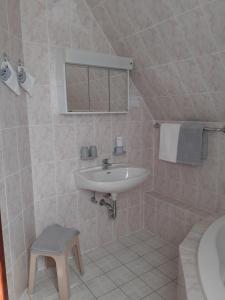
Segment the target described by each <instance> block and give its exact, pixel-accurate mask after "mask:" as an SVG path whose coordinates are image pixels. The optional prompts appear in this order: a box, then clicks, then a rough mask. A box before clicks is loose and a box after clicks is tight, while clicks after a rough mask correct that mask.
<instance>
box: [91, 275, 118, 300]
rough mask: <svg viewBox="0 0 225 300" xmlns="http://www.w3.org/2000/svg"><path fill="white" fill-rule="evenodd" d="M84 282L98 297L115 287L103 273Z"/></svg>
mask: <svg viewBox="0 0 225 300" xmlns="http://www.w3.org/2000/svg"><path fill="white" fill-rule="evenodd" d="M86 284H87V286H88V288H89V289H90V290H91V292H92V293H93V294H94V295H95V296H96V297H100V296H102V295H104V294H106V293H108V292H110V291H112V290H114V289H115V288H116V285H115V284H114V283H113V282H112V280H111V279H109V278H108V277H107V276H105V275H102V276H99V277H97V278H94V279H92V280H89V281H87V283H86Z"/></svg>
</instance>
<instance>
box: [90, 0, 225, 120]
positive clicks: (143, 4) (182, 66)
mask: <svg viewBox="0 0 225 300" xmlns="http://www.w3.org/2000/svg"><path fill="white" fill-rule="evenodd" d="M86 1H87V4H88V5H89V7H90V8H91V10H92V12H93V14H94V16H95V17H96V19H97V21H98V23H99V25H100V26H101V27H102V29H103V31H104V33H105V34H106V36H107V38H108V39H109V41H110V42H111V44H112V46H113V48H114V50H115V51H116V53H117V55H121V56H131V57H133V58H134V61H135V68H134V70H133V71H132V74H131V76H132V79H133V81H134V83H135V85H136V87H137V88H138V89H139V91H140V92H141V94H142V95H143V97H144V99H145V101H146V103H147V105H148V106H149V108H150V111H151V113H152V114H153V117H154V119H157V120H204V121H225V1H224V0H217V1H215V0H211V1H210V0H86Z"/></svg>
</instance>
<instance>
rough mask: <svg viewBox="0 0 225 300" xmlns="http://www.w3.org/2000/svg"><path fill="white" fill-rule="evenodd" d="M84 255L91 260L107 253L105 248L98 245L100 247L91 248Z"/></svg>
mask: <svg viewBox="0 0 225 300" xmlns="http://www.w3.org/2000/svg"><path fill="white" fill-rule="evenodd" d="M86 255H87V256H88V257H89V258H90V259H92V260H93V261H96V260H98V259H101V258H103V257H104V256H106V255H109V253H108V252H107V251H106V249H105V248H103V247H100V248H97V249H95V250H92V251H90V252H87V253H86Z"/></svg>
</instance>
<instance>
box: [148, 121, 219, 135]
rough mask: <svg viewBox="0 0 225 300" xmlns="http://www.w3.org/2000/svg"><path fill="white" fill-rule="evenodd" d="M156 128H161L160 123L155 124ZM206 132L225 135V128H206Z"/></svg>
mask: <svg viewBox="0 0 225 300" xmlns="http://www.w3.org/2000/svg"><path fill="white" fill-rule="evenodd" d="M154 127H155V128H160V123H158V122H157V123H155V124H154ZM204 130H205V131H207V132H220V133H223V134H225V127H204Z"/></svg>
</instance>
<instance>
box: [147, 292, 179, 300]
mask: <svg viewBox="0 0 225 300" xmlns="http://www.w3.org/2000/svg"><path fill="white" fill-rule="evenodd" d="M175 299H176V298H174V300H175ZM142 300H163V298H162V297H161V296H159V294H157V293H153V294H151V295H149V296H147V297H145V298H143V299H142Z"/></svg>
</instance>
